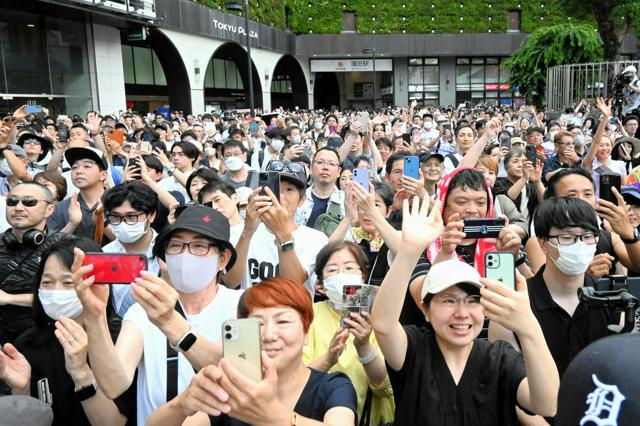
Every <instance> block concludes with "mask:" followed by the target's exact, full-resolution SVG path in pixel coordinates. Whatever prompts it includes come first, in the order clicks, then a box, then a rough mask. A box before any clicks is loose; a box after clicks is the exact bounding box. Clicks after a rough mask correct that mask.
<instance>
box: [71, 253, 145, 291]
mask: <svg viewBox="0 0 640 426" xmlns="http://www.w3.org/2000/svg"><path fill="white" fill-rule="evenodd" d="M147 264H148V262H147V256H145V255H144V254H112V253H86V254H85V256H84V260H83V262H82V265H83V266H84V265H93V271H91V272H90V273H89V274H87V275H86V276H85V277H84V278H85V279H86V278H88V277H89V276H91V275H93V276H94V284H131V283H132V282H134V281H135V279H136V278H139V277H140V272H141V271H146V270H147Z"/></svg>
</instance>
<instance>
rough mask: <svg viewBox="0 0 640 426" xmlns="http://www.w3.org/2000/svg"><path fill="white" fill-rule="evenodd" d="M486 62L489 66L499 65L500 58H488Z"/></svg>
mask: <svg viewBox="0 0 640 426" xmlns="http://www.w3.org/2000/svg"><path fill="white" fill-rule="evenodd" d="M485 61H486V63H487V64H491V65H493V64H497V63H498V58H486V59H485Z"/></svg>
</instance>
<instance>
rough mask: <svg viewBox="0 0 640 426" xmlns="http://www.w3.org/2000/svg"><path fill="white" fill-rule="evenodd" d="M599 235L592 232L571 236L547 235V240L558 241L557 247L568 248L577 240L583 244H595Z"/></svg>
mask: <svg viewBox="0 0 640 426" xmlns="http://www.w3.org/2000/svg"><path fill="white" fill-rule="evenodd" d="M599 237H600V236H599V235H597V234H595V233H593V232H585V233H584V234H582V235H573V234H560V235H549V237H548V238H547V240H550V239H552V238H553V239H555V240H556V241H558V245H561V246H570V245H572V244H575V243H576V242H578V240H580V241H582V242H583V243H585V244H597V243H598V239H599Z"/></svg>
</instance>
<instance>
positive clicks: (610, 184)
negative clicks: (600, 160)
mask: <svg viewBox="0 0 640 426" xmlns="http://www.w3.org/2000/svg"><path fill="white" fill-rule="evenodd" d="M611 188H616V189H617V190H618V193H620V175H619V174H617V173H603V174H601V175H600V199H602V200H607V201H609V202H611V203H613V204H615V205H616V206H617V205H618V199H617V198H616V195H615V194H614V193H613V191H612V190H611Z"/></svg>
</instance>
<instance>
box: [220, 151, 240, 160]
mask: <svg viewBox="0 0 640 426" xmlns="http://www.w3.org/2000/svg"><path fill="white" fill-rule="evenodd" d="M243 155H244V152H237V153H235V154H224V156H223V158H224V159H225V160H226V159H227V158H231V157H238V158H242V156H243Z"/></svg>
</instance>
